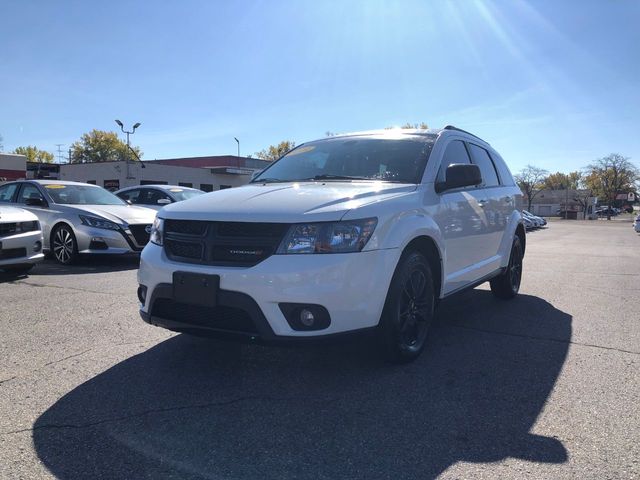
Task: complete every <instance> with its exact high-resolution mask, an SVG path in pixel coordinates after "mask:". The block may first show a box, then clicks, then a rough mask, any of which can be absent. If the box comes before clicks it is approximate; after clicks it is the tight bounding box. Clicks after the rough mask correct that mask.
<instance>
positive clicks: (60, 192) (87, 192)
mask: <svg viewBox="0 0 640 480" xmlns="http://www.w3.org/2000/svg"><path fill="white" fill-rule="evenodd" d="M43 187H44V188H45V190H46V191H47V193H48V194H49V196H50V197H51V199H52V200H53V201H54V202H55V203H62V204H67V205H126V202H124V201H123V200H121V199H120V198H118V197H116V196H115V195H114V194H113V193H111V192H109V191H107V190H105V189H104V188H100V187H93V186H89V185H86V186H85V185H64V184H47V185H43Z"/></svg>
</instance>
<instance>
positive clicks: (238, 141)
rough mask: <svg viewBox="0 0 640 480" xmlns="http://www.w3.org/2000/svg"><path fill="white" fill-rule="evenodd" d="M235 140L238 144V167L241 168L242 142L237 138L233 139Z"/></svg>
mask: <svg viewBox="0 0 640 480" xmlns="http://www.w3.org/2000/svg"><path fill="white" fill-rule="evenodd" d="M233 139H234V140H235V141H236V143H237V144H238V166H240V163H239V162H240V140H238V139H237V138H236V137H233Z"/></svg>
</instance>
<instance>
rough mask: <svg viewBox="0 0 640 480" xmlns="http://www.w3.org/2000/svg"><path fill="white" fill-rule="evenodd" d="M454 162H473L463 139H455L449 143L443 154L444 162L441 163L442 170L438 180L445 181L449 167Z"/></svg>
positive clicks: (439, 171) (439, 172)
mask: <svg viewBox="0 0 640 480" xmlns="http://www.w3.org/2000/svg"><path fill="white" fill-rule="evenodd" d="M454 163H471V160H470V159H469V154H468V153H467V149H466V148H465V146H464V142H462V141H461V140H454V141H453V142H451V143H450V144H449V145H447V148H446V149H445V151H444V155H443V156H442V162H441V163H440V170H438V177H437V179H436V181H437V182H444V181H445V172H446V170H447V167H448V166H449V165H451V164H454Z"/></svg>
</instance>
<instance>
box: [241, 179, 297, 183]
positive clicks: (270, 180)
mask: <svg viewBox="0 0 640 480" xmlns="http://www.w3.org/2000/svg"><path fill="white" fill-rule="evenodd" d="M290 181H291V180H282V179H281V178H256V179H255V180H252V181H251V183H281V182H290Z"/></svg>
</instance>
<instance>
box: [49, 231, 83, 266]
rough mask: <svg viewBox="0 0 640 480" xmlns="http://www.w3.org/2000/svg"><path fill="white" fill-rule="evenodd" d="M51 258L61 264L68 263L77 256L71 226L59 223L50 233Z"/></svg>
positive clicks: (73, 260)
mask: <svg viewBox="0 0 640 480" xmlns="http://www.w3.org/2000/svg"><path fill="white" fill-rule="evenodd" d="M51 251H52V252H53V258H55V259H56V261H57V262H58V263H61V264H62V265H70V264H72V263H73V262H75V261H76V259H77V258H78V243H77V242H76V237H75V235H74V234H73V230H71V227H69V226H67V225H60V226H58V227H56V229H55V231H54V232H53V235H51Z"/></svg>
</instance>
